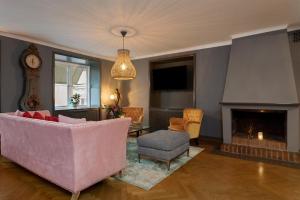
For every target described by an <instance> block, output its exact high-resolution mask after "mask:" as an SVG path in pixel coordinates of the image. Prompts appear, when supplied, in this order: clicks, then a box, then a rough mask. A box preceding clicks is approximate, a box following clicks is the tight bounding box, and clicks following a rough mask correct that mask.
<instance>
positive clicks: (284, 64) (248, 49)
mask: <svg viewBox="0 0 300 200" xmlns="http://www.w3.org/2000/svg"><path fill="white" fill-rule="evenodd" d="M223 102H230V103H232V102H237V103H273V104H291V103H298V102H299V101H298V96H297V91H296V85H295V79H294V74H293V66H292V61H291V54H290V47H289V42H288V35H287V32H286V30H281V31H274V32H270V33H264V34H260V35H255V36H249V37H244V38H238V39H234V40H233V42H232V47H231V54H230V62H229V67H228V73H227V79H226V85H225V91H224V97H223Z"/></svg>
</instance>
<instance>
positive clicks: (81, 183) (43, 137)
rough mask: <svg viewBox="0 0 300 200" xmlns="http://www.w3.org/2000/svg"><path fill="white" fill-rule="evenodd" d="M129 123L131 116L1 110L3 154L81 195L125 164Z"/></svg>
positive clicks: (75, 195)
mask: <svg viewBox="0 0 300 200" xmlns="http://www.w3.org/2000/svg"><path fill="white" fill-rule="evenodd" d="M45 112H46V113H48V111H44V113H45ZM129 124H130V119H129V118H123V119H112V120H104V121H99V122H86V123H81V124H65V123H60V122H49V121H44V120H38V119H28V118H24V117H18V116H15V115H14V114H8V113H1V114H0V134H1V154H2V155H3V156H4V157H6V158H8V159H10V160H12V161H13V162H15V163H17V164H19V165H21V166H23V167H25V168H26V169H28V170H30V171H32V172H33V173H35V174H37V175H39V176H41V177H43V178H45V179H47V180H49V181H50V182H52V183H54V184H56V185H58V186H60V187H62V188H64V189H66V190H68V191H70V192H72V193H73V195H72V198H71V199H77V198H78V196H79V194H80V191H82V190H84V189H85V188H87V187H89V186H91V185H93V184H95V183H97V182H99V181H101V180H103V179H105V178H107V177H109V176H111V175H114V174H116V173H118V172H120V171H121V170H122V169H123V168H125V166H126V164H127V162H126V138H127V132H128V127H129Z"/></svg>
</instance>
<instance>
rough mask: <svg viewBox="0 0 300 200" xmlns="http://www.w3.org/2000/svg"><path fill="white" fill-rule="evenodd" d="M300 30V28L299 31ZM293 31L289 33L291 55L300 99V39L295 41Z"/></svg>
mask: <svg viewBox="0 0 300 200" xmlns="http://www.w3.org/2000/svg"><path fill="white" fill-rule="evenodd" d="M299 31H300V30H298V32H299ZM293 33H294V32H291V33H289V41H290V50H291V56H292V61H293V70H294V77H295V82H296V87H297V92H298V99H300V41H298V42H294V41H293V39H294V38H293Z"/></svg>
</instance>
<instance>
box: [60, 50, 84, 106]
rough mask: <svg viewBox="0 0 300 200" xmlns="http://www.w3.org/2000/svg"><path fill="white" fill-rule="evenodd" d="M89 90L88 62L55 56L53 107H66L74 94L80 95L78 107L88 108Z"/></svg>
mask: <svg viewBox="0 0 300 200" xmlns="http://www.w3.org/2000/svg"><path fill="white" fill-rule="evenodd" d="M89 88H90V66H89V65H88V60H84V59H80V58H74V57H69V56H64V55H59V54H55V107H56V108H65V107H68V106H69V105H70V98H71V97H72V95H74V94H80V102H79V106H81V107H89V106H90V91H89Z"/></svg>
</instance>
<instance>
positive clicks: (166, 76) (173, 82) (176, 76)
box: [151, 65, 193, 90]
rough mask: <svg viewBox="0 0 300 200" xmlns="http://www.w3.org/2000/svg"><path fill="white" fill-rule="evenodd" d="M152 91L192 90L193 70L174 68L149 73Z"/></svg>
mask: <svg viewBox="0 0 300 200" xmlns="http://www.w3.org/2000/svg"><path fill="white" fill-rule="evenodd" d="M151 89H152V90H192V89H193V68H192V67H191V66H186V65H184V66H176V67H165V68H156V69H152V71H151Z"/></svg>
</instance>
